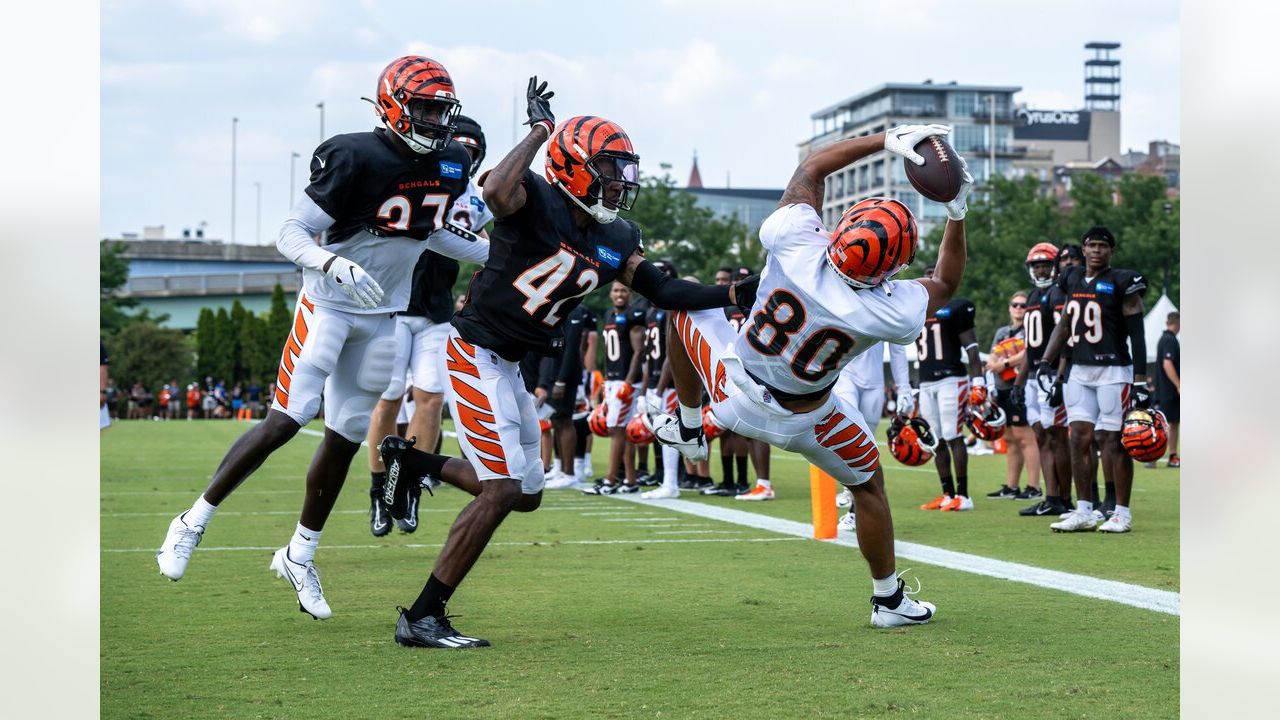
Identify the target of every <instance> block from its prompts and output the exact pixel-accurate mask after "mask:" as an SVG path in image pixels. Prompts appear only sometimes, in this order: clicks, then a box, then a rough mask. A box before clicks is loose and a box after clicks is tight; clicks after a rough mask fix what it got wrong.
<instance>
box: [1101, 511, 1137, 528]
mask: <svg viewBox="0 0 1280 720" xmlns="http://www.w3.org/2000/svg"><path fill="white" fill-rule="evenodd" d="M1132 529H1133V518H1132V517H1121V516H1120V513H1111V517H1109V518H1107V521H1106V522H1104V523H1102V524H1101V525H1099V526H1098V532H1104V533H1127V532H1129V531H1130V530H1132Z"/></svg>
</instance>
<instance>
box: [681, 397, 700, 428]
mask: <svg viewBox="0 0 1280 720" xmlns="http://www.w3.org/2000/svg"><path fill="white" fill-rule="evenodd" d="M680 424H681V425H683V426H685V427H687V428H689V429H693V428H700V427H702V408H700V407H689V406H688V405H685V404H684V403H680Z"/></svg>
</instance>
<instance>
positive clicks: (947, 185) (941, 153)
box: [902, 135, 964, 203]
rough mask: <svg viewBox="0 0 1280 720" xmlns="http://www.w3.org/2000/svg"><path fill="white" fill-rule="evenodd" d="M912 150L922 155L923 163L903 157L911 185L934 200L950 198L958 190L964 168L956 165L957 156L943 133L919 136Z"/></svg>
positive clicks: (948, 199) (941, 201)
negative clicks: (919, 139)
mask: <svg viewBox="0 0 1280 720" xmlns="http://www.w3.org/2000/svg"><path fill="white" fill-rule="evenodd" d="M915 151H916V152H918V153H920V155H921V157H923V158H924V164H923V165H916V164H915V163H913V162H911V161H910V160H907V159H906V158H903V160H902V162H903V163H905V164H906V168H907V179H908V180H910V181H911V186H912V187H914V188H915V189H916V191H917V192H919V193H920V194H921V195H923V196H925V197H927V198H929V199H930V200H934V201H936V202H940V203H945V202H951V201H952V200H954V199H955V197H956V195H957V194H958V193H959V192H960V185H961V184H962V183H963V182H964V180H963V177H964V171H963V170H962V169H961V168H960V160H959V156H958V155H956V151H955V149H954V148H952V147H951V143H949V142H947V139H946V137H945V136H942V135H934V136H932V137H927V138H925V139H924V140H921V141H920V143H919V144H917V145H916V146H915Z"/></svg>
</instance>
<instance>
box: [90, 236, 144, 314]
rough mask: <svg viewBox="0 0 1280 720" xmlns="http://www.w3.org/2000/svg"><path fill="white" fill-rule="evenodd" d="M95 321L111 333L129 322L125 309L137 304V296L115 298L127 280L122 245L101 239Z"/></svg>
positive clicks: (127, 273)
mask: <svg viewBox="0 0 1280 720" xmlns="http://www.w3.org/2000/svg"><path fill="white" fill-rule="evenodd" d="M98 247H99V251H98V324H99V327H101V328H102V330H103V332H104V333H106V334H108V335H110V334H113V333H115V332H117V331H119V330H120V328H123V327H124V326H125V325H127V324H129V313H128V312H126V311H127V310H130V309H132V308H134V307H136V306H137V305H138V301H137V299H136V298H126V297H116V294H115V293H116V291H117V290H119V289H120V288H122V287H124V284H125V283H126V282H128V281H129V261H128V260H126V259H125V257H124V251H125V247H126V246H125V244H124V243H111V242H107V241H106V240H103V241H102V243H101V244H100V245H99V246H98Z"/></svg>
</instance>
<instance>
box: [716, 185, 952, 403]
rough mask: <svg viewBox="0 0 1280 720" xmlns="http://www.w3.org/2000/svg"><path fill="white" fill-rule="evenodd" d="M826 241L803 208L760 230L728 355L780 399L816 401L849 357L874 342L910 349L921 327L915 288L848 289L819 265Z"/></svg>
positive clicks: (919, 293)
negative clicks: (747, 297)
mask: <svg viewBox="0 0 1280 720" xmlns="http://www.w3.org/2000/svg"><path fill="white" fill-rule="evenodd" d="M830 242H831V234H830V233H829V232H827V229H826V228H825V227H824V226H823V224H822V220H821V218H820V217H819V216H818V213H817V211H815V210H814V209H813V208H812V207H810V206H808V205H805V204H797V205H787V206H785V207H781V208H778V209H777V210H776V211H774V213H773V214H772V215H770V216H769V217H768V219H766V220H765V222H764V224H763V225H761V227H760V244H761V245H762V246H763V247H764V249H765V250H766V251H767V252H768V253H769V257H768V260H767V261H766V263H765V268H764V273H763V274H762V275H761V277H760V288H759V290H758V292H757V293H756V303H755V305H754V306H753V307H752V308H751V313H750V315H749V318H748V320H747V323H746V327H745V330H744V331H743V332H741V333H740V334H739V335H738V338H737V340H736V341H735V343H734V354H735V355H737V356H738V358H739V359H740V360H741V361H742V364H743V368H744V369H745V370H746V371H747V372H748V373H749V374H750V375H751V376H752V377H753V378H754V379H755V380H756V381H757V382H759V383H761V384H763V385H766V386H767V387H768V388H769V389H770V390H772V391H773V392H774V394H775V395H777V396H779V397H781V398H783V399H786V398H787V397H811V396H817V395H820V394H821V393H822V392H825V391H826V389H827V388H829V387H830V386H831V385H832V384H833V383H835V381H836V379H837V377H838V376H839V374H840V370H841V368H843V367H844V366H845V364H847V363H848V362H849V361H850V360H852V359H853V358H854V357H855V356H857V355H860V354H862V353H863V352H864V351H866V350H867V349H869V348H870V347H872V346H873V345H875V344H876V343H878V342H880V341H882V340H884V341H888V342H891V343H894V344H897V345H905V344H907V343H910V342H912V341H914V340H915V338H916V336H917V335H919V334H920V328H921V327H923V325H924V314H925V310H926V309H927V306H928V299H929V298H928V293H927V291H926V290H925V289H924V286H923V285H921V284H920V283H918V282H916V281H914V280H891V281H888V282H886V283H883V284H881V285H880V286H877V287H875V288H870V289H866V290H856V289H854V288H853V287H851V286H849V285H848V284H847V283H845V281H844V280H842V279H841V278H840V277H839V276H838V275H837V274H836V273H835V272H834V271H833V270H832V269H831V268H830V267H829V266H828V265H827V260H826V251H827V245H828V244H830Z"/></svg>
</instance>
